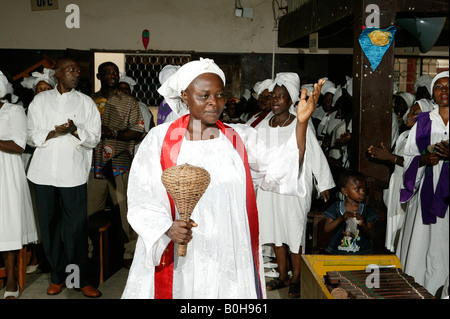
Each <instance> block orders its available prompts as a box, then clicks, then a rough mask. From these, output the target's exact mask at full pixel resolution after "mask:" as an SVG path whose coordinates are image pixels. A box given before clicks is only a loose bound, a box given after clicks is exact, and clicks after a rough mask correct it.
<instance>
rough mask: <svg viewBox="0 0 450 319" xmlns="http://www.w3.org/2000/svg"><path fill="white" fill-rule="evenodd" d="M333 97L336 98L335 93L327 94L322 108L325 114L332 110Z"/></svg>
mask: <svg viewBox="0 0 450 319" xmlns="http://www.w3.org/2000/svg"><path fill="white" fill-rule="evenodd" d="M333 97H334V94H333V93H330V92H327V93H325V95H324V97H323V106H322V107H323V109H324V111H325V112H329V111H331V110H332V108H333Z"/></svg>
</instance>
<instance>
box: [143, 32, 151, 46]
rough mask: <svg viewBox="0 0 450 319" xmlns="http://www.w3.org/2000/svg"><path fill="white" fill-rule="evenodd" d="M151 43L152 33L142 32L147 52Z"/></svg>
mask: <svg viewBox="0 0 450 319" xmlns="http://www.w3.org/2000/svg"><path fill="white" fill-rule="evenodd" d="M149 42H150V31H148V30H144V31H142V44H143V45H144V48H145V50H147V47H148V43H149Z"/></svg>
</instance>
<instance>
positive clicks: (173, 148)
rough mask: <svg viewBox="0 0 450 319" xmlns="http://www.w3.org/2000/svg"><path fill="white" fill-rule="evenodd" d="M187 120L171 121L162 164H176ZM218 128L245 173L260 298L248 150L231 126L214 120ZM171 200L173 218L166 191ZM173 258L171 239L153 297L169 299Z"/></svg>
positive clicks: (161, 263) (255, 219)
mask: <svg viewBox="0 0 450 319" xmlns="http://www.w3.org/2000/svg"><path fill="white" fill-rule="evenodd" d="M188 123H189V114H186V115H184V116H182V117H181V118H180V119H178V120H176V121H175V122H173V123H172V124H171V125H170V127H169V130H168V131H167V133H166V136H165V137H164V141H163V145H162V149H161V168H162V170H163V171H164V170H166V169H167V168H169V167H171V166H173V165H176V163H177V159H178V154H179V152H180V148H181V143H182V141H183V138H184V135H185V133H186V129H187V126H188ZM216 125H217V127H218V128H219V129H220V131H221V132H222V133H223V134H224V135H225V136H226V137H227V138H228V139H229V140H230V142H231V143H232V144H233V146H234V148H235V149H236V151H237V152H238V153H239V156H240V157H241V159H242V162H243V163H244V167H245V173H246V193H247V217H248V223H249V228H250V239H251V245H252V255H253V262H254V267H255V273H256V274H257V278H255V282H256V283H257V295H258V296H259V297H260V298H262V292H261V283H260V279H259V278H260V277H259V222H258V210H257V207H256V196H255V190H254V188H253V181H252V176H251V173H250V167H249V165H248V157H247V151H246V149H245V146H244V143H243V142H242V139H241V137H240V136H239V135H238V134H237V133H236V131H235V130H233V129H232V128H231V127H229V126H226V125H225V124H223V123H222V122H220V121H217V123H216ZM167 196H168V197H169V201H170V208H171V212H172V219H175V204H174V202H173V200H172V198H171V197H170V195H169V194H168V193H167ZM173 260H174V243H173V241H171V242H170V244H169V245H168V246H167V248H166V250H165V251H164V253H163V255H162V256H161V262H160V264H159V266H157V267H156V269H155V299H171V298H172V287H173Z"/></svg>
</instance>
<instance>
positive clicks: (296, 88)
mask: <svg viewBox="0 0 450 319" xmlns="http://www.w3.org/2000/svg"><path fill="white" fill-rule="evenodd" d="M276 85H278V86H284V87H285V88H286V90H287V91H288V93H289V96H290V97H291V100H292V103H295V102H297V101H298V100H299V98H300V77H299V76H298V74H297V73H293V72H280V73H277V75H276V76H275V79H274V80H273V83H272V84H271V85H270V87H269V91H271V92H272V91H273V89H274V87H275V86H276Z"/></svg>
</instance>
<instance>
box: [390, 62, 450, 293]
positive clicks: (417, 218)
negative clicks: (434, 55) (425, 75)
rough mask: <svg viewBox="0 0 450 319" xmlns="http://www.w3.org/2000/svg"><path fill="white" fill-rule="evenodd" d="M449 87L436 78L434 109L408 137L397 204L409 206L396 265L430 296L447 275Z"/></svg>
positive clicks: (446, 76)
mask: <svg viewBox="0 0 450 319" xmlns="http://www.w3.org/2000/svg"><path fill="white" fill-rule="evenodd" d="M448 86H449V73H448V71H444V72H441V73H439V74H437V75H436V76H435V77H434V79H433V82H432V84H431V88H432V98H433V99H434V102H435V105H436V106H435V108H434V109H433V110H432V111H431V112H423V113H421V114H419V116H418V117H417V121H416V124H414V126H413V127H412V129H411V131H410V133H409V136H408V140H407V142H406V145H405V151H404V160H405V162H404V180H403V188H402V190H401V192H400V201H401V202H403V203H406V202H407V203H408V206H407V209H406V217H405V225H404V228H403V230H402V233H401V239H400V240H401V249H400V254H399V255H400V262H401V264H402V268H403V270H404V271H405V273H407V274H408V275H410V276H413V277H414V279H415V280H416V282H417V283H419V284H421V285H422V286H424V287H425V288H426V289H427V290H428V291H429V292H430V293H431V294H436V292H437V291H438V289H439V288H440V287H442V286H443V285H444V283H445V281H446V280H447V277H448V275H449V223H448V222H449V212H448V207H449V206H448V205H449V202H448V196H449V182H448V181H449V143H448V135H449V131H448V119H449V110H448V108H449V88H448ZM430 145H433V147H429V146H430Z"/></svg>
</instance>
